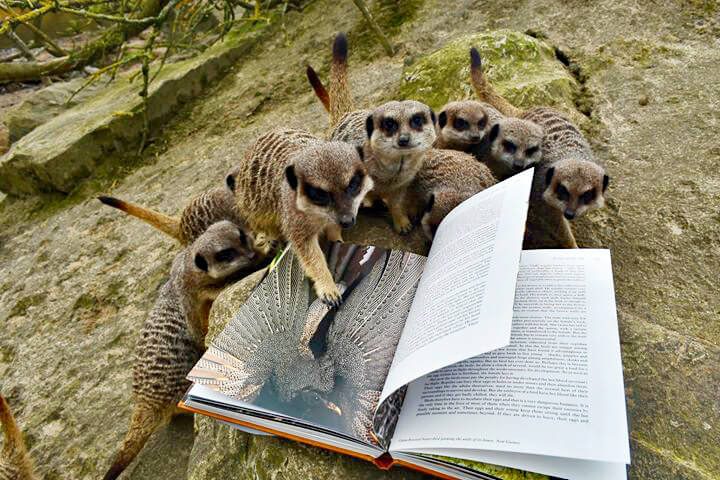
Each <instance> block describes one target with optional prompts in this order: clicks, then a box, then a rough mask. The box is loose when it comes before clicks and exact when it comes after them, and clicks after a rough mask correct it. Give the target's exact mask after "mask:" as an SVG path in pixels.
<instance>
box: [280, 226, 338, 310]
mask: <svg viewBox="0 0 720 480" xmlns="http://www.w3.org/2000/svg"><path fill="white" fill-rule="evenodd" d="M291 243H292V246H293V251H294V252H295V254H296V255H297V257H298V260H300V265H301V266H302V268H303V270H304V271H305V275H306V276H307V277H308V278H309V279H310V280H312V282H313V286H314V287H315V293H316V294H317V296H318V298H319V299H320V300H321V301H322V302H323V303H325V304H327V305H330V306H332V307H338V306H340V303H342V296H341V295H340V291H339V290H338V288H337V286H336V285H335V281H334V280H333V277H332V274H331V273H330V269H329V268H328V266H327V261H326V260H325V255H324V254H323V251H322V249H321V248H320V244H319V243H318V236H317V235H314V236H313V237H310V238H307V239H302V241H293V240H291Z"/></svg>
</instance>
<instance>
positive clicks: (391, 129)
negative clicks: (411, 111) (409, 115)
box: [380, 118, 400, 135]
mask: <svg viewBox="0 0 720 480" xmlns="http://www.w3.org/2000/svg"><path fill="white" fill-rule="evenodd" d="M399 127H400V126H399V125H398V122H396V121H395V120H394V119H392V118H383V119H382V120H381V121H380V130H382V131H384V132H385V133H386V134H387V135H392V134H394V133H395V132H397V130H398V128H399Z"/></svg>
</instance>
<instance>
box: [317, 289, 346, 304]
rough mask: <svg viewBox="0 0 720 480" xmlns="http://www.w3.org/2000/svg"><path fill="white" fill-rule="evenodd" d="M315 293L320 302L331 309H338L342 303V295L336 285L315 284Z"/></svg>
mask: <svg viewBox="0 0 720 480" xmlns="http://www.w3.org/2000/svg"><path fill="white" fill-rule="evenodd" d="M315 293H317V296H318V298H319V299H320V301H321V302H323V303H324V304H325V305H327V306H329V307H335V308H337V307H339V306H340V304H341V303H342V295H340V291H339V290H338V288H337V286H336V285H335V284H334V283H333V284H332V285H318V284H315Z"/></svg>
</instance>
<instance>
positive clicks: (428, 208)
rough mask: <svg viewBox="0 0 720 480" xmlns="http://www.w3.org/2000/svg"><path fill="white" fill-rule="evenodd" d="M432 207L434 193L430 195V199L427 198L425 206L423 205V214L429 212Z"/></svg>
mask: <svg viewBox="0 0 720 480" xmlns="http://www.w3.org/2000/svg"><path fill="white" fill-rule="evenodd" d="M433 205H435V193H431V194H430V198H428V201H427V204H425V212H429V211H431V210H432V208H433Z"/></svg>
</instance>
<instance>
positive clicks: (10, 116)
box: [0, 78, 106, 153]
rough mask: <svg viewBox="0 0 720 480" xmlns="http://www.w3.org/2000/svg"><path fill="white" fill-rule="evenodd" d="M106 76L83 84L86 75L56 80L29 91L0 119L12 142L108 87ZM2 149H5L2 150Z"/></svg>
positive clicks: (0, 151) (85, 80)
mask: <svg viewBox="0 0 720 480" xmlns="http://www.w3.org/2000/svg"><path fill="white" fill-rule="evenodd" d="M105 80H106V79H102V78H101V79H100V80H99V81H97V82H94V83H92V84H90V85H87V86H84V85H85V83H86V82H87V79H86V78H76V79H74V80H70V81H69V82H58V83H54V84H52V85H50V86H49V87H46V88H43V89H41V90H37V91H35V92H33V93H31V94H29V95H27V96H26V97H24V98H23V100H22V101H21V102H20V103H19V104H17V105H14V106H13V107H11V108H9V109H8V111H7V112H5V114H4V115H3V117H2V119H0V120H3V121H4V122H5V124H6V125H7V128H8V133H9V136H10V143H14V142H17V141H18V140H20V139H21V138H22V137H24V136H25V135H27V134H28V133H30V132H31V131H33V129H35V128H36V127H38V126H40V125H42V124H43V123H46V122H48V121H49V120H52V119H53V118H55V117H57V116H58V115H60V114H61V113H63V112H65V111H66V110H69V109H71V108H72V107H74V106H76V105H79V104H80V103H82V102H84V101H86V100H87V99H89V98H91V97H93V96H94V95H97V94H98V92H99V91H101V90H103V89H104V88H105ZM78 90H79V91H78ZM76 92H77V93H76ZM73 94H74V95H73ZM0 153H4V152H2V150H0Z"/></svg>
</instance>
